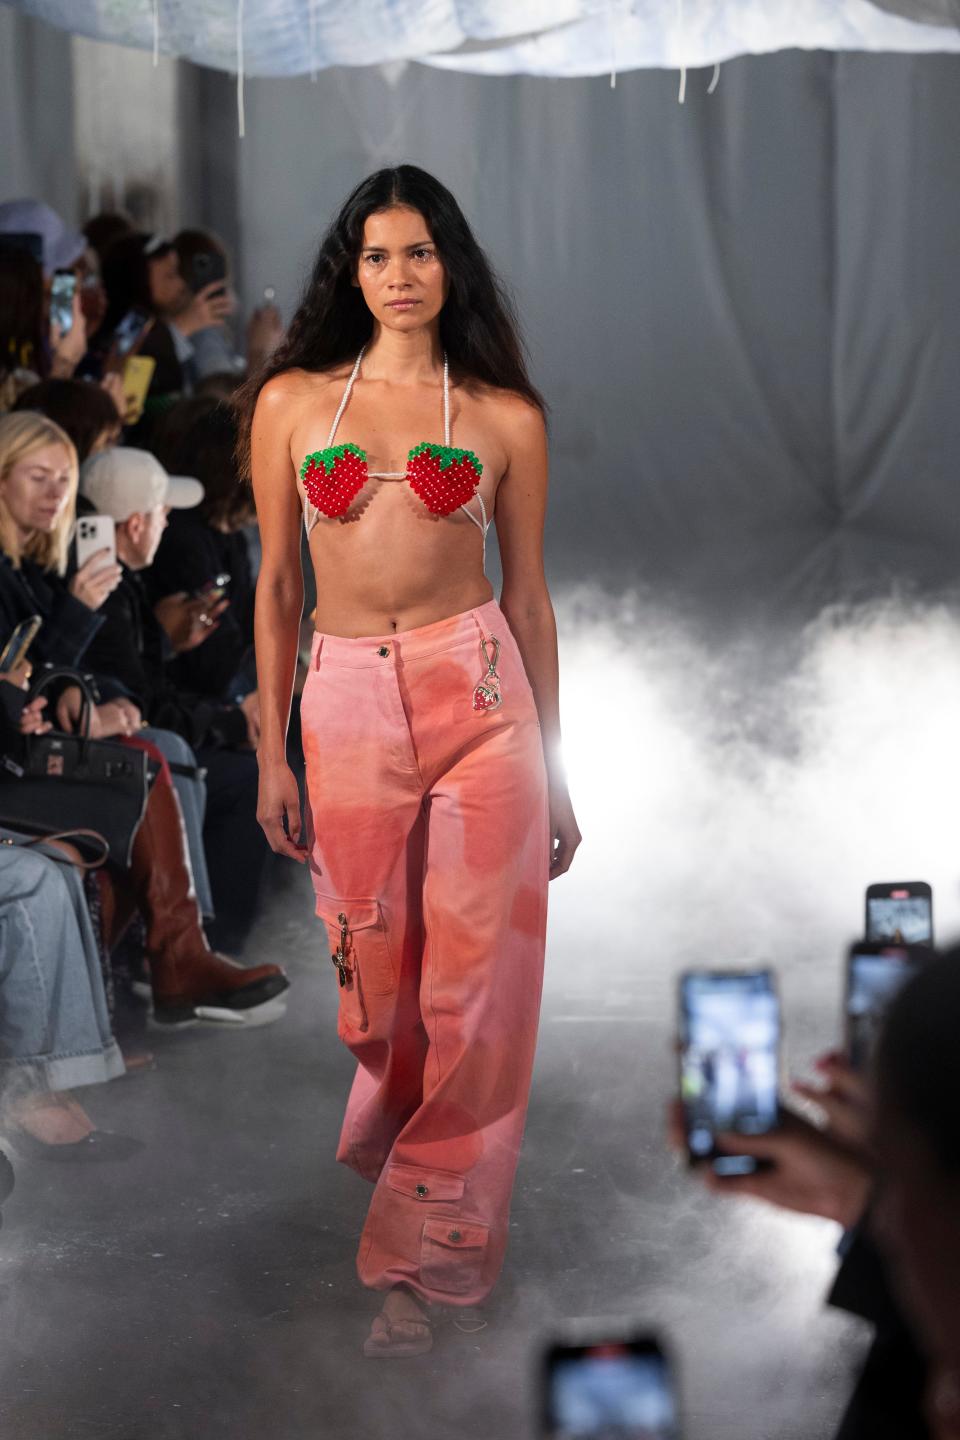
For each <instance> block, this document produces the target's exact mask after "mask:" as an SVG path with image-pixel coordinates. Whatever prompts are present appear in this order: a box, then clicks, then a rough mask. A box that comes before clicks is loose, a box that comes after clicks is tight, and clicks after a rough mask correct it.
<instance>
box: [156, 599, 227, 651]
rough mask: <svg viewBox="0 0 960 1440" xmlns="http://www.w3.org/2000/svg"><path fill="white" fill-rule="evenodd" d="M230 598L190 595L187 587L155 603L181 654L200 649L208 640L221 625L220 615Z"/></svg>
mask: <svg viewBox="0 0 960 1440" xmlns="http://www.w3.org/2000/svg"><path fill="white" fill-rule="evenodd" d="M229 604H230V601H229V600H228V599H226V598H225V597H224V598H223V599H221V600H209V599H205V598H204V597H203V596H198V595H188V594H187V592H186V590H177V591H175V592H174V594H172V595H164V596H163V598H162V599H160V600H158V601H157V603H156V604H155V605H154V607H153V613H154V615H156V617H157V619H158V620H159V621H160V624H161V625H162V626H163V628H164V630H166V632H167V636H168V638H169V640H170V644H171V645H172V646H173V648H174V650H175V651H176V652H177V654H178V655H179V654H181V653H182V652H183V651H184V650H196V648H197V646H198V645H202V644H203V642H204V640H209V638H210V636H211V635H212V634H213V633H214V631H215V630H217V629H219V624H218V622H219V619H220V616H221V615H222V614H223V612H224V610H226V609H227V607H228V606H229Z"/></svg>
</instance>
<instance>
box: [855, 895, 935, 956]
mask: <svg viewBox="0 0 960 1440" xmlns="http://www.w3.org/2000/svg"><path fill="white" fill-rule="evenodd" d="M866 938H867V940H869V941H872V942H873V943H875V944H879V943H881V942H884V941H886V942H887V943H889V944H893V945H932V944H933V891H932V890H931V888H930V886H929V885H927V884H926V883H925V882H924V881H923V880H901V881H897V882H896V883H895V884H893V885H868V886H867V920H866Z"/></svg>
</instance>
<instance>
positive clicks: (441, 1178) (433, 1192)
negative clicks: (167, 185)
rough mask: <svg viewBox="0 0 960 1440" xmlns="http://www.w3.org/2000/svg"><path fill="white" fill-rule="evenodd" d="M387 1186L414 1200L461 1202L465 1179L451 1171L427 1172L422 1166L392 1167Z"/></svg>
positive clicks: (388, 1173)
mask: <svg viewBox="0 0 960 1440" xmlns="http://www.w3.org/2000/svg"><path fill="white" fill-rule="evenodd" d="M387 1184H388V1185H389V1186H390V1189H391V1190H399V1192H400V1194H401V1195H409V1196H410V1198H411V1199H412V1200H426V1201H428V1202H429V1201H431V1200H460V1199H462V1198H463V1187H464V1179H463V1176H462V1175H454V1174H453V1173H452V1172H451V1171H450V1170H425V1169H424V1168H423V1166H422V1165H391V1166H390V1168H389V1170H388V1171H387Z"/></svg>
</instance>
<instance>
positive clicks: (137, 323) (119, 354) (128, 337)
mask: <svg viewBox="0 0 960 1440" xmlns="http://www.w3.org/2000/svg"><path fill="white" fill-rule="evenodd" d="M152 325H153V320H152V319H151V317H150V316H149V315H147V314H145V312H144V311H143V310H128V311H127V313H126V315H124V317H123V319H122V320H121V321H120V323H119V325H118V326H117V328H116V330H114V332H113V342H112V345H111V349H112V351H113V354H114V356H115V357H116V359H117V360H125V359H126V357H127V356H128V355H132V354H133V353H134V351H135V350H136V349H137V347H138V346H139V345H140V344H141V342H142V341H143V340H144V338H145V337H146V334H147V331H148V330H149V329H150V328H151V326H152Z"/></svg>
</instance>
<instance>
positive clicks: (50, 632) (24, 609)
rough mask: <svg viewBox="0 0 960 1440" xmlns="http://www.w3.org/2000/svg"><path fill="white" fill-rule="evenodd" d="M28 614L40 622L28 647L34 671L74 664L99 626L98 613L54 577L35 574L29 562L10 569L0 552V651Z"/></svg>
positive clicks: (35, 568) (47, 573)
mask: <svg viewBox="0 0 960 1440" xmlns="http://www.w3.org/2000/svg"><path fill="white" fill-rule="evenodd" d="M31 615H39V616H40V617H41V619H42V620H43V624H42V625H41V627H40V629H39V630H38V631H37V635H36V639H35V640H34V642H33V644H32V645H31V647H30V659H31V661H33V663H34V667H35V668H36V667H37V666H38V665H42V664H48V665H72V666H77V665H79V664H80V661H81V659H83V658H84V657H85V655H86V651H87V649H88V647H89V645H90V642H91V640H92V639H93V637H94V636H95V635H96V633H97V631H98V630H99V629H100V628H101V627H102V625H103V614H102V612H101V611H99V610H91V609H90V608H89V607H88V606H87V605H84V603H83V601H82V600H78V599H77V598H76V596H75V595H71V594H70V591H69V590H68V589H67V587H66V585H65V584H64V582H63V581H62V580H61V579H60V577H59V575H57V574H55V573H51V572H50V571H46V570H41V568H40V566H39V565H37V564H36V563H35V562H34V561H33V560H23V561H22V562H21V564H20V568H19V570H15V569H14V567H13V562H12V560H11V559H10V558H9V556H8V555H5V554H4V553H3V552H2V551H0V646H2V645H4V644H5V643H6V641H7V639H8V638H9V636H10V633H11V631H13V630H14V629H15V628H16V626H17V625H19V624H20V622H21V620H28V619H29V618H30V616H31ZM84 668H85V669H86V668H87V664H86V661H84Z"/></svg>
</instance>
